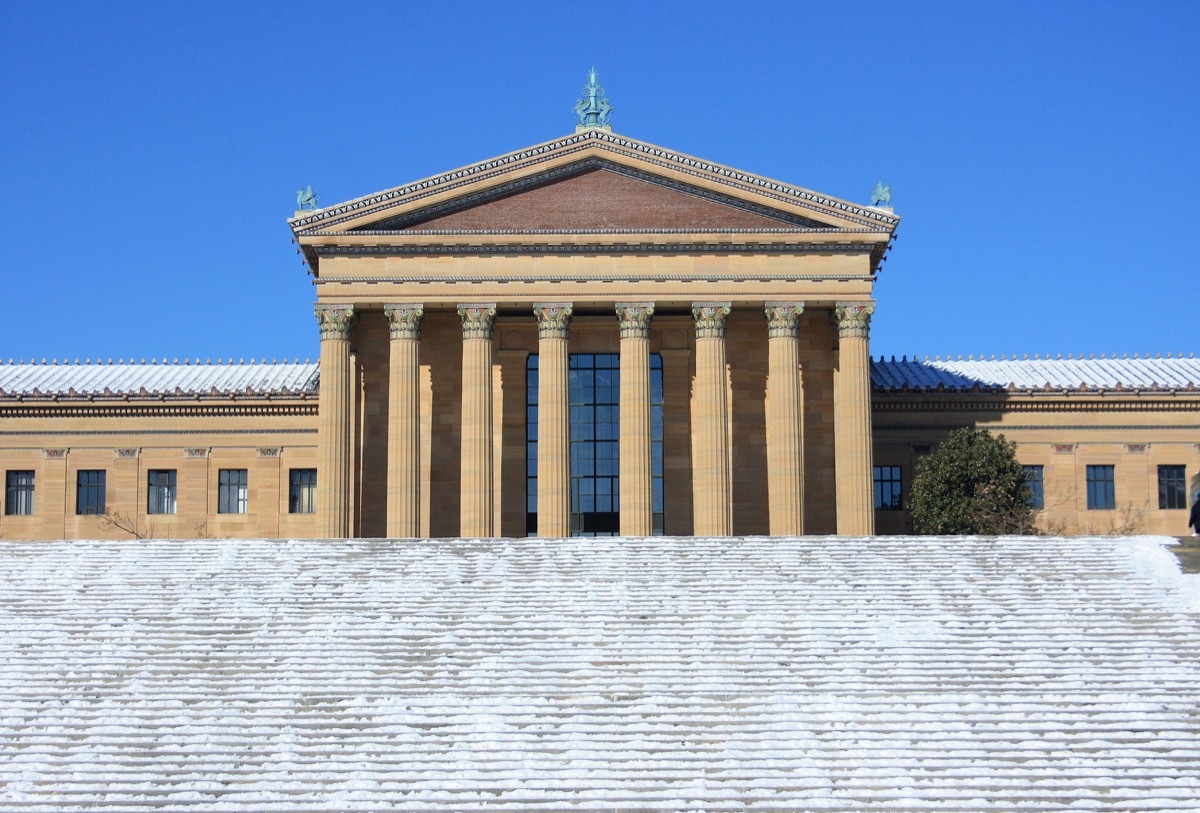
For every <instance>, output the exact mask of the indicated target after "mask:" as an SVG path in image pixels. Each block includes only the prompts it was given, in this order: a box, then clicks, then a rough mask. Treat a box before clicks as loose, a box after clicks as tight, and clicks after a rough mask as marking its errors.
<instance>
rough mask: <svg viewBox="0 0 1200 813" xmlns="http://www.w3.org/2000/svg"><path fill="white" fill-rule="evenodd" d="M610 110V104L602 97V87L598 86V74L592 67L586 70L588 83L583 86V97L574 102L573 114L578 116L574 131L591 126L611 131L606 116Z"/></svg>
mask: <svg viewBox="0 0 1200 813" xmlns="http://www.w3.org/2000/svg"><path fill="white" fill-rule="evenodd" d="M612 111H613V107H612V105H611V104H609V103H608V99H606V98H604V88H602V87H600V75H599V74H597V73H596V69H595V68H592V69H591V70H590V71H588V83H587V84H586V85H584V86H583V98H582V99H580V100H579V101H577V102H576V103H575V115H577V116H579V124H578V125H577V126H576V127H575V132H579V131H580V130H586V129H589V128H592V127H599V128H601V129H604V130H609V131H611V130H612V127H610V126H609V124H608V117H609V116H611V115H612Z"/></svg>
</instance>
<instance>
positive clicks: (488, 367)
mask: <svg viewBox="0 0 1200 813" xmlns="http://www.w3.org/2000/svg"><path fill="white" fill-rule="evenodd" d="M458 315H459V318H461V319H462V326H463V355H462V452H461V454H460V455H459V462H460V465H461V466H462V473H461V476H460V484H461V488H462V491H461V497H460V499H459V533H460V534H461V535H462V536H465V537H489V536H491V535H492V533H493V532H492V525H493V520H492V322H493V321H494V320H495V318H496V306H495V305H494V304H490V305H459V306H458Z"/></svg>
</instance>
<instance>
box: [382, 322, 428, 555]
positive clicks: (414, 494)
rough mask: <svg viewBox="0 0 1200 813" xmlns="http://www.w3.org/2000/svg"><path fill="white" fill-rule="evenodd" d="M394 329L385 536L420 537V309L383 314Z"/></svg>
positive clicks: (390, 380) (392, 338)
mask: <svg viewBox="0 0 1200 813" xmlns="http://www.w3.org/2000/svg"><path fill="white" fill-rule="evenodd" d="M383 313H384V315H385V316H387V319H388V324H389V325H390V327H391V348H390V350H391V352H390V356H389V366H388V480H387V485H388V505H387V534H388V536H389V537H392V538H393V539H403V538H409V539H411V538H414V537H417V536H420V535H421V454H420V453H421V395H420V388H419V386H418V384H419V380H420V366H419V352H420V338H421V319H422V317H424V315H425V310H424V308H422V307H421V306H420V305H389V306H387V307H385V308H384V309H383Z"/></svg>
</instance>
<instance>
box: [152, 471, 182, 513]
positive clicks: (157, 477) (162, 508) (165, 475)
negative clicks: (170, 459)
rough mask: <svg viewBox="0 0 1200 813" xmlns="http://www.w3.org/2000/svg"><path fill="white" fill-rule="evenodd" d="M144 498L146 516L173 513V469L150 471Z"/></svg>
mask: <svg viewBox="0 0 1200 813" xmlns="http://www.w3.org/2000/svg"><path fill="white" fill-rule="evenodd" d="M149 478H150V480H149V489H148V493H147V497H146V513H147V514H174V513H175V469H152V470H151V471H150V472H149Z"/></svg>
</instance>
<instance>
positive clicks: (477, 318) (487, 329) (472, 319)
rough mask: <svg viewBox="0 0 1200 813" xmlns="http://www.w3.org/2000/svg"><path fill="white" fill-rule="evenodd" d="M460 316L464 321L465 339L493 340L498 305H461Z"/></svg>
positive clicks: (459, 307) (459, 308)
mask: <svg viewBox="0 0 1200 813" xmlns="http://www.w3.org/2000/svg"><path fill="white" fill-rule="evenodd" d="M458 316H459V318H460V319H462V326H463V338H464V339H490V338H492V324H493V323H494V322H495V321H496V303H494V302H492V303H488V304H483V305H470V304H467V305H459V306H458Z"/></svg>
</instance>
